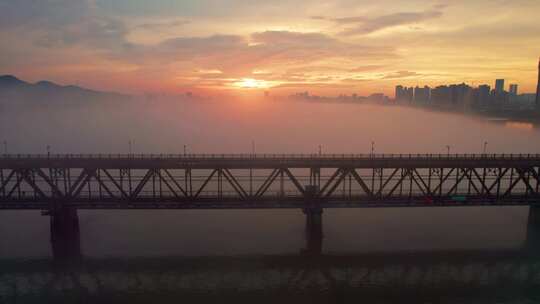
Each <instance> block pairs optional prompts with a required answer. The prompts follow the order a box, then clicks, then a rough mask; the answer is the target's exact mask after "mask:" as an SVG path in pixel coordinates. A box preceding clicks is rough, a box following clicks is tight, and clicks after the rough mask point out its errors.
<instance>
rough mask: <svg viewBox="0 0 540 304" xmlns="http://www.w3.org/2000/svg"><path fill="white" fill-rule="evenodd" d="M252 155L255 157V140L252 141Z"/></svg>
mask: <svg viewBox="0 0 540 304" xmlns="http://www.w3.org/2000/svg"><path fill="white" fill-rule="evenodd" d="M251 155H253V156H254V157H255V141H254V140H252V141H251Z"/></svg>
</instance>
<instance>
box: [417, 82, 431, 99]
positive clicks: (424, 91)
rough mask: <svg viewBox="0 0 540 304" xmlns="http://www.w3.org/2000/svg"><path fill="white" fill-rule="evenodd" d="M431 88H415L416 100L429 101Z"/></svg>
mask: <svg viewBox="0 0 540 304" xmlns="http://www.w3.org/2000/svg"><path fill="white" fill-rule="evenodd" d="M430 92H431V88H430V87H428V86H424V87H423V88H421V87H418V86H417V87H416V88H414V101H415V102H417V103H428V102H429V96H430Z"/></svg>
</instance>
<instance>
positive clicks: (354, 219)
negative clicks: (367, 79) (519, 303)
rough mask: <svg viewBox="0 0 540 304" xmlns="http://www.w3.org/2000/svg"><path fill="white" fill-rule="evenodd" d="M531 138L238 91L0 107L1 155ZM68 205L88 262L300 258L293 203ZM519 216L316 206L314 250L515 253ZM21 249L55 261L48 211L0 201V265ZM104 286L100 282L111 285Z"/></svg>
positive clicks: (491, 148)
mask: <svg viewBox="0 0 540 304" xmlns="http://www.w3.org/2000/svg"><path fill="white" fill-rule="evenodd" d="M539 138H540V130H539V129H537V128H534V127H533V126H531V125H528V124H521V123H512V122H504V123H493V122H488V121H487V120H484V119H479V118H472V117H468V116H465V115H459V114H445V113H435V112H428V111H425V110H419V109H412V108H404V107H392V106H375V105H354V104H327V103H304V102H290V101H275V100H273V101H270V100H248V99H245V100H234V101H233V100H221V101H170V100H168V101H167V100H164V101H152V102H150V101H140V100H134V101H130V102H119V103H116V104H112V103H99V104H76V103H65V104H63V105H62V106H59V105H54V104H47V105H46V104H42V105H32V106H29V105H28V104H17V103H4V104H1V105H0V140H1V141H4V140H5V141H6V143H7V149H8V153H11V154H16V153H46V152H47V150H46V149H47V148H46V147H47V146H50V151H51V153H104V154H107V153H128V152H129V142H130V141H131V149H132V152H133V153H154V154H159V153H183V149H184V146H186V149H187V151H188V153H251V149H252V143H254V146H255V150H256V153H318V149H319V146H321V149H322V152H323V153H357V154H358V153H365V154H368V153H370V150H371V145H372V142H374V149H375V152H376V153H447V146H450V153H482V152H483V149H484V147H486V148H487V151H486V152H487V153H538V152H539V151H540V141H539V140H538V139H539ZM485 142H487V145H485ZM78 213H79V223H80V233H81V236H80V245H81V252H82V256H83V257H84V259H115V261H120V263H122V261H124V262H126V261H129V259H133V258H144V259H147V258H151V259H156V260H157V261H158V262H157V263H158V264H159V263H161V264H164V265H165V264H167V263H168V262H167V261H168V260H167V257H184V258H187V257H209V256H210V257H218V256H219V257H237V256H275V255H278V256H283V255H291V256H296V255H298V254H300V252H301V251H302V249H303V248H304V247H305V217H304V215H303V214H302V212H301V210H212V211H208V210H155V211H152V210H144V211H143V210H133V211H122V210H116V211H112V210H93V211H89V210H80V211H79V212H78ZM527 218H528V208H525V207H466V208H458V207H455V208H388V209H331V210H325V211H324V215H323V229H324V231H323V247H322V251H323V253H324V254H330V255H355V254H374V255H379V254H380V255H385V254H395V253H400V252H409V253H415V254H416V253H422V252H424V253H425V252H445V251H449V252H451V251H456V250H457V251H459V250H465V251H467V250H469V251H474V250H479V251H484V250H485V251H488V252H490V251H492V252H499V251H504V250H514V249H519V248H521V247H522V246H523V245H524V243H525V240H526V236H527ZM21 259H23V260H26V259H28V260H35V259H38V260H43V259H44V260H46V261H47V260H52V249H51V245H50V231H49V217H47V216H42V215H41V214H40V212H39V211H1V212H0V261H1V260H5V261H14V260H21ZM10 263H11V262H10ZM115 263H116V262H115ZM126 263H128V262H126ZM137 263H138V262H137ZM186 263H187V264H188V265H191V262H189V263H188V262H186ZM9 265H13V264H9ZM22 265H23V266H21V267H29V268H32V267H33V266H32V265H33V264H31V263H30V264H28V263H27V264H24V263H23V264H22ZM151 265H153V264H151ZM156 265H157V264H156ZM210 265H213V264H210ZM13 267H15V266H13ZM100 267H101V266H100ZM103 267H105V268H104V269H109V268H107V267H108V266H103ZM126 267H127V266H126ZM149 267H150V269H153V268H152V267H154V266H149ZM246 267H248V268H249V267H250V266H246ZM89 269H90V268H89ZM126 269H127V268H126ZM211 269H212V271H214V268H211ZM250 269H251V270H252V271H253V272H254V273H255V274H261V273H264V271H263V270H260V269H258V268H257V267H255V268H250ZM16 270H17V271H20V269H19V268H16ZM111 271H112V270H111ZM265 271H266V270H265ZM75 272H76V273H78V275H83V274H84V272H83V271H82V270H76V271H75ZM217 272H218V273H219V275H222V274H223V275H228V274H230V272H225V271H224V272H223V273H221V272H220V271H219V270H218V271H217ZM175 273H177V274H180V273H182V272H175ZM203 274H208V273H207V272H203ZM5 278H6V280H8V281H9V280H11V279H13V278H14V277H11V276H9V275H8V276H7V277H5ZM128 278H129V277H128ZM128 278H126V280H128ZM0 281H1V276H0ZM8 281H6V282H8ZM9 282H11V281H9ZM25 282H26V281H25ZM112 282H113V281H111V282H109V283H110V284H109V285H107V284H105V285H106V286H109V287H111V288H113V289H114V288H116V285H115V284H112ZM204 282H205V283H207V281H206V279H204ZM264 282H269V281H264ZM0 283H1V282H0ZM21 284H22V283H21ZM201 284H202V283H201ZM231 284H232V283H231ZM8 285H9V284H8ZM23 285H24V284H23ZM1 286H2V285H1V284H0V287H1ZM6 286H7V285H6ZM194 286H196V287H194ZM199 287H200V286H199V285H193V286H192V287H189V288H188V291H190V292H191V291H193V292H195V291H197V290H199V289H197V288H199ZM160 288H161V287H160ZM193 288H194V289H193ZM266 288H267V287H261V289H262V290H263V291H264V290H266ZM268 288H270V287H268ZM272 288H273V287H272ZM328 288H330V289H329V290H333V289H332V288H334V287H328ZM158 289H159V288H158ZM23 290H24V288H23ZM76 290H79V289H76ZM152 290H153V289H152ZM208 290H212V288H210V287H208ZM268 290H270V289H268ZM272 290H273V289H272ZM354 290H357V289H354ZM6 292H7V291H6ZM85 292H86V291H85ZM152 292H153V291H152ZM155 292H157V293H158V294H159V293H160V292H161V291H155ZM171 292H172V291H171ZM318 292H319V291H317V292H316V293H318ZM23 294H25V295H26V296H37V298H36V299H38V298H39V296H40V295H42V293H41V291H32V290H26V291H24V292H23ZM75 294H76V295H77V296H82V295H84V294H85V293H83V292H80V290H79V291H75ZM98 294H102V295H103V293H99V292H98ZM0 295H2V290H0ZM107 295H109V294H107ZM162 295H168V291H167V292H164V293H163V294H162ZM47 296H50V297H51V298H52V299H54V296H51V295H50V294H48V295H47ZM6 297H7V296H6ZM278 298H279V297H278ZM354 298H363V296H360V297H354ZM0 299H2V297H0ZM4 299H8V298H4ZM25 299H28V298H25ZM161 300H163V299H161ZM36 301H37V300H36ZM501 303H503V302H501ZM504 303H513V302H511V301H509V302H504Z"/></svg>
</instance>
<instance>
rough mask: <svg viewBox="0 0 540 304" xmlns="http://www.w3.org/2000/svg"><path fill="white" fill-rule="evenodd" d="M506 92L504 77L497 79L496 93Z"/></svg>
mask: <svg viewBox="0 0 540 304" xmlns="http://www.w3.org/2000/svg"><path fill="white" fill-rule="evenodd" d="M503 92H504V79H497V80H495V93H498V94H502V93H503Z"/></svg>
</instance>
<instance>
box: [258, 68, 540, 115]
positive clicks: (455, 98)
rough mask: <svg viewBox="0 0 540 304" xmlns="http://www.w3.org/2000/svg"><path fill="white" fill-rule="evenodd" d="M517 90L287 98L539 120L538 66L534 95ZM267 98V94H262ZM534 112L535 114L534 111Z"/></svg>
mask: <svg viewBox="0 0 540 304" xmlns="http://www.w3.org/2000/svg"><path fill="white" fill-rule="evenodd" d="M518 90H519V86H518V85H517V84H514V83H511V84H509V86H508V87H506V86H505V80H504V79H497V80H495V85H494V86H493V87H491V86H490V85H487V84H483V85H479V86H477V87H472V86H469V85H467V84H465V83H461V84H452V85H440V86H437V87H433V88H431V87H429V86H423V87H420V86H416V87H405V86H402V85H398V86H396V88H395V98H394V99H393V100H392V99H391V98H389V97H388V96H385V95H384V94H382V93H376V94H371V95H370V96H359V95H357V94H352V95H339V96H337V97H323V96H317V95H311V94H310V93H309V92H300V93H296V94H292V95H290V96H289V98H290V99H295V100H306V101H319V102H373V103H380V104H402V105H414V106H426V107H433V108H439V109H444V110H450V111H473V112H486V113H492V114H495V115H500V114H505V115H514V116H515V115H523V114H527V115H529V114H531V115H533V116H535V117H536V118H538V119H540V62H539V63H538V87H537V93H536V94H519V91H518ZM265 96H267V93H265ZM535 110H536V111H535Z"/></svg>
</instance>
